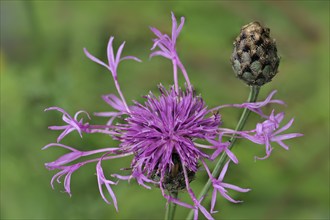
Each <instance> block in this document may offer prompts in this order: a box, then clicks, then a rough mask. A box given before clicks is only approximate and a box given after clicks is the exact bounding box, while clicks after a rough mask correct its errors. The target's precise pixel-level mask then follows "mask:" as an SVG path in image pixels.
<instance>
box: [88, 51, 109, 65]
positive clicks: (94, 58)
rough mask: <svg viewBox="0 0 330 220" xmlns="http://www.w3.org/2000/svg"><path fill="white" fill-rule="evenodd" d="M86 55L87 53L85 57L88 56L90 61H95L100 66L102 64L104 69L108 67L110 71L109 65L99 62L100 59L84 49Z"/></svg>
mask: <svg viewBox="0 0 330 220" xmlns="http://www.w3.org/2000/svg"><path fill="white" fill-rule="evenodd" d="M84 53H85V55H86V56H87V57H88V58H89V59H90V60H92V61H94V62H95V63H98V64H100V65H102V66H104V67H106V68H107V69H110V67H109V66H108V65H107V64H105V63H104V62H102V61H101V60H99V59H98V58H96V57H94V56H93V55H92V54H90V53H89V52H88V50H87V49H86V48H84Z"/></svg>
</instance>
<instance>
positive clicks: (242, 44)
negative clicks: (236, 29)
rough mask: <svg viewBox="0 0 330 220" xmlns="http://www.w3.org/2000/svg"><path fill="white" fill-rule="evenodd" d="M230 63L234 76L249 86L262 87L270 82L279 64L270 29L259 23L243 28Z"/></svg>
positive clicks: (235, 42)
mask: <svg viewBox="0 0 330 220" xmlns="http://www.w3.org/2000/svg"><path fill="white" fill-rule="evenodd" d="M231 63H232V67H233V70H234V72H235V74H236V76H237V77H238V78H239V79H241V80H243V81H244V82H245V83H246V84H248V85H250V86H262V85H263V84H265V83H267V82H270V81H271V80H272V78H273V77H274V76H275V75H276V73H277V69H278V66H279V63H280V58H279V57H278V56H277V48H276V42H275V39H272V38H271V37H270V29H269V28H265V27H263V26H262V25H261V24H260V23H259V22H251V23H249V24H247V25H245V26H243V27H242V28H241V33H240V34H239V36H238V37H237V38H236V40H235V41H234V51H233V54H232V56H231Z"/></svg>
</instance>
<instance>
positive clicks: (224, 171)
mask: <svg viewBox="0 0 330 220" xmlns="http://www.w3.org/2000/svg"><path fill="white" fill-rule="evenodd" d="M229 163H230V160H228V161H227V163H226V164H225V165H224V166H223V168H222V171H221V173H220V176H219V178H218V180H220V181H222V180H223V178H224V177H225V175H226V172H227V169H228V166H229Z"/></svg>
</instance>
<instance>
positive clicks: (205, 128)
mask: <svg viewBox="0 0 330 220" xmlns="http://www.w3.org/2000/svg"><path fill="white" fill-rule="evenodd" d="M159 90H160V92H161V96H160V97H159V98H156V97H155V96H154V95H153V94H152V93H149V95H147V96H146V99H147V101H146V103H145V104H144V105H142V104H139V103H136V104H135V107H134V109H133V110H132V111H131V113H130V115H129V117H128V118H127V119H126V121H127V124H124V125H122V126H123V135H122V136H121V138H120V140H121V141H122V144H121V147H122V148H123V149H125V150H129V151H133V152H135V154H136V156H135V159H134V163H133V164H132V166H133V167H134V166H135V165H136V164H142V165H143V167H144V171H146V172H147V173H148V174H149V175H150V174H151V173H152V172H155V171H156V172H159V173H161V178H163V177H164V176H163V175H165V174H164V172H165V171H166V170H170V169H171V168H172V166H173V161H172V155H173V154H178V155H179V157H180V160H181V162H182V163H183V164H184V166H186V167H187V168H188V169H189V170H191V171H194V172H196V171H197V164H198V159H199V158H204V157H207V155H206V154H205V153H203V152H202V151H200V150H199V149H198V148H196V146H195V144H194V143H193V141H192V140H193V139H205V140H206V139H212V138H214V137H215V136H216V134H217V129H218V126H219V123H220V117H219V115H217V114H215V115H211V116H210V117H207V112H208V111H207V109H206V107H205V105H204V102H203V100H202V98H201V97H198V96H195V95H194V94H193V93H192V92H190V91H189V90H187V91H185V92H183V91H181V90H180V91H179V94H177V93H176V92H175V91H174V89H173V88H171V90H170V91H167V90H166V89H165V88H164V87H163V86H160V87H159ZM151 159H152V161H151Z"/></svg>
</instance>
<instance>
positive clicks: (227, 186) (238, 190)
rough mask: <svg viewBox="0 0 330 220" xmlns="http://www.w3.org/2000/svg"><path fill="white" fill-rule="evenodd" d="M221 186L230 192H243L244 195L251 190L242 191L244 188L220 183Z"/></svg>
mask: <svg viewBox="0 0 330 220" xmlns="http://www.w3.org/2000/svg"><path fill="white" fill-rule="evenodd" d="M221 185H222V186H223V187H225V188H228V189H232V190H235V191H237V192H244V193H245V192H249V191H251V189H244V188H241V187H238V186H235V185H232V184H229V183H221Z"/></svg>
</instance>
